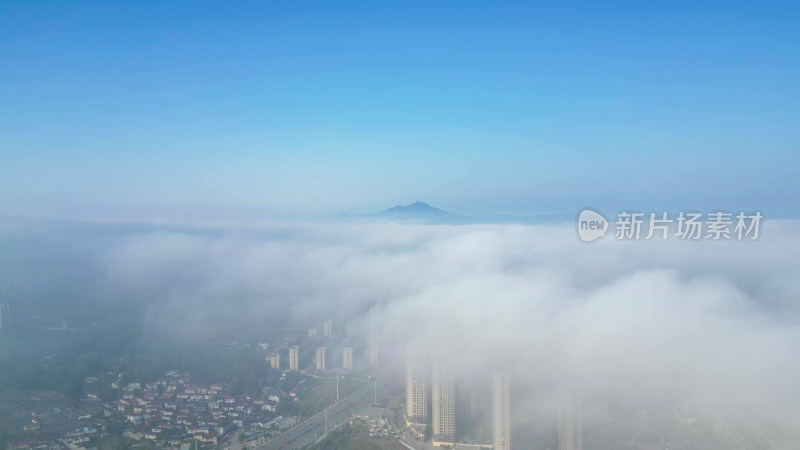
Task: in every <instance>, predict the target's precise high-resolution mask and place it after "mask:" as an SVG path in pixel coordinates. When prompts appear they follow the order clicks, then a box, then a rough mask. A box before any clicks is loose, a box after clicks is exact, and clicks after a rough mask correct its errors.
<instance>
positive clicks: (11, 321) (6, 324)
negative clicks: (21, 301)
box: [0, 301, 17, 330]
mask: <svg viewBox="0 0 800 450" xmlns="http://www.w3.org/2000/svg"><path fill="white" fill-rule="evenodd" d="M16 325H17V309H16V305H15V304H14V302H13V301H10V302H3V303H0V330H5V329H8V328H14V326H16Z"/></svg>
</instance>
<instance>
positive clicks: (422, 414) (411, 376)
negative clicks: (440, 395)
mask: <svg viewBox="0 0 800 450" xmlns="http://www.w3.org/2000/svg"><path fill="white" fill-rule="evenodd" d="M428 381H429V379H428V371H427V370H426V367H425V365H424V364H422V361H420V359H419V357H418V356H417V355H414V354H412V353H411V352H409V354H408V357H407V358H406V425H408V426H412V425H421V426H425V425H426V424H427V423H428V407H429V403H428Z"/></svg>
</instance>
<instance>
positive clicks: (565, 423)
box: [558, 392, 583, 450]
mask: <svg viewBox="0 0 800 450" xmlns="http://www.w3.org/2000/svg"><path fill="white" fill-rule="evenodd" d="M582 415H583V414H582V412H581V399H580V397H579V396H577V395H575V394H573V393H566V392H562V393H561V398H560V399H559V404H558V448H559V450H583V417H582Z"/></svg>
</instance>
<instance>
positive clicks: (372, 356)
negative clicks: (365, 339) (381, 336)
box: [369, 306, 378, 369]
mask: <svg viewBox="0 0 800 450" xmlns="http://www.w3.org/2000/svg"><path fill="white" fill-rule="evenodd" d="M369 366H370V367H371V368H373V369H377V368H378V308H377V307H375V306H373V307H372V308H370V310H369Z"/></svg>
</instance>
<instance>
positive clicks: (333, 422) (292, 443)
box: [258, 385, 372, 450]
mask: <svg viewBox="0 0 800 450" xmlns="http://www.w3.org/2000/svg"><path fill="white" fill-rule="evenodd" d="M371 402H372V386H371V385H370V386H367V387H365V388H363V389H361V390H360V391H357V392H355V393H354V394H352V395H350V396H349V397H347V398H345V399H343V400H341V401H340V402H338V403H335V404H333V405H331V406H329V407H328V408H327V409H326V410H323V411H322V412H320V413H318V414H317V415H315V416H312V417H311V418H309V419H308V420H306V421H305V422H303V423H301V424H299V425H297V426H296V427H294V428H292V429H291V430H289V431H287V432H286V433H283V434H282V435H280V436H278V437H276V438H275V439H273V440H271V441H269V442H267V443H265V444H264V445H262V446H260V447H258V449H259V450H290V449H296V448H303V447H305V446H306V445H309V444H313V443H314V442H316V440H317V439H321V438H322V437H323V436H324V435H325V421H326V413H327V422H328V431H331V430H333V429H335V428H336V427H337V426H339V425H340V424H342V423H344V422H347V421H348V420H349V419H350V417H351V416H352V415H353V414H354V413H355V412H357V411H358V409H359V408H361V407H362V406H365V405H368V404H370V403H371Z"/></svg>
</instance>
